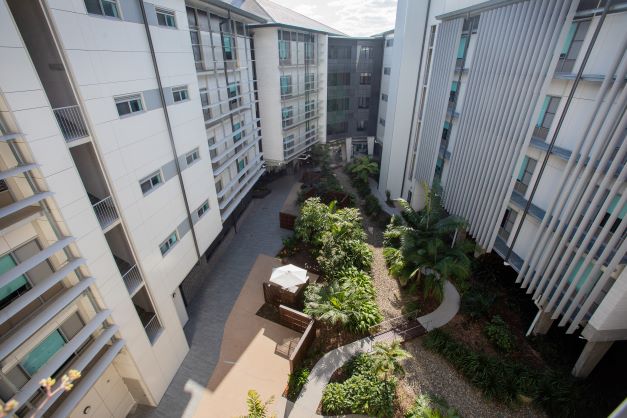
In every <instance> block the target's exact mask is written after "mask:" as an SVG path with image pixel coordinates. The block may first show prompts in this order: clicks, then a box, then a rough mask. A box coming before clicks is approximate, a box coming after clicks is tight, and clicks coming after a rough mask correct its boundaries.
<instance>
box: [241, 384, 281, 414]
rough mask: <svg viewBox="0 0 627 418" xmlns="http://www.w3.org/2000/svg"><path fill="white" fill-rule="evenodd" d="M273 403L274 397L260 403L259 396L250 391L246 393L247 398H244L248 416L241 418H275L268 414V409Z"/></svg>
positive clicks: (254, 391)
mask: <svg viewBox="0 0 627 418" xmlns="http://www.w3.org/2000/svg"><path fill="white" fill-rule="evenodd" d="M272 402H274V396H271V397H270V399H268V400H267V401H265V402H264V401H262V400H261V396H259V393H257V391H256V390H254V389H251V390H249V391H248V397H247V398H246V405H247V406H248V415H246V416H245V417H243V418H270V417H273V418H276V415H275V414H269V413H268V407H269V406H270V405H271V404H272Z"/></svg>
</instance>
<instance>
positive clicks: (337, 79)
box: [329, 73, 351, 86]
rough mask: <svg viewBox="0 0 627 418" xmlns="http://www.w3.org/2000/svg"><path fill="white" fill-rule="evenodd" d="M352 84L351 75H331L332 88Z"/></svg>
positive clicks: (330, 83)
mask: <svg viewBox="0 0 627 418" xmlns="http://www.w3.org/2000/svg"><path fill="white" fill-rule="evenodd" d="M350 84H351V75H350V73H329V85H330V86H349V85H350Z"/></svg>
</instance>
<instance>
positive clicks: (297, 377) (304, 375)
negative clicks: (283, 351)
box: [287, 367, 310, 402]
mask: <svg viewBox="0 0 627 418" xmlns="http://www.w3.org/2000/svg"><path fill="white" fill-rule="evenodd" d="M309 373H310V371H309V369H308V368H306V367H303V368H300V369H296V370H295V371H294V373H290V377H289V380H288V381H287V399H289V400H290V401H293V402H294V401H296V398H298V395H299V394H300V391H301V390H302V389H303V387H304V386H305V385H306V384H307V381H308V380H309Z"/></svg>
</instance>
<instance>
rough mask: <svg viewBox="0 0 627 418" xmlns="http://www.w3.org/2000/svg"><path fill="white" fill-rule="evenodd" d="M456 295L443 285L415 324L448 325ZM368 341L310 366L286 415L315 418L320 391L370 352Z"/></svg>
mask: <svg viewBox="0 0 627 418" xmlns="http://www.w3.org/2000/svg"><path fill="white" fill-rule="evenodd" d="M459 301H460V297H459V293H458V292H457V289H455V286H453V285H452V284H451V283H450V282H448V281H447V282H446V283H445V286H444V298H443V300H442V303H441V304H440V306H439V307H438V308H437V309H436V310H435V311H433V312H431V313H430V314H427V315H423V316H421V317H419V318H418V322H420V323H421V324H422V326H424V327H425V329H426V330H427V331H431V330H433V329H435V328H439V327H441V326H443V325H445V324H446V323H448V322H449V321H450V320H451V319H452V318H453V317H454V316H455V315H456V314H457V312H458V311H459ZM372 345H373V339H372V337H366V338H362V339H361V340H358V341H355V342H353V343H350V344H346V345H344V346H342V347H340V348H336V349H335V350H333V351H329V352H328V353H326V354H325V355H324V356H322V358H321V359H320V360H318V362H317V363H316V365H315V366H314V368H313V369H312V370H311V373H310V374H309V381H308V382H307V384H306V385H305V387H303V390H302V391H301V393H300V396H299V397H298V399H296V402H295V403H294V406H293V408H292V410H291V411H290V413H289V416H290V417H293V418H316V417H320V415H318V414H316V409H317V408H318V404H319V403H320V399H322V393H323V392H324V388H325V387H326V385H327V384H328V383H329V379H331V376H332V375H333V373H334V372H335V371H336V370H337V369H338V368H340V367H341V366H342V365H343V364H344V363H346V362H347V361H348V360H350V359H351V358H352V357H354V356H355V355H356V354H358V353H365V352H369V351H370V350H371V349H372Z"/></svg>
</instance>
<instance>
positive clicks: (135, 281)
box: [122, 264, 143, 296]
mask: <svg viewBox="0 0 627 418" xmlns="http://www.w3.org/2000/svg"><path fill="white" fill-rule="evenodd" d="M122 279H123V280H124V284H125V285H126V290H128V294H129V295H131V296H132V295H133V294H134V293H135V291H136V290H137V289H138V288H139V286H141V285H142V282H143V279H142V275H141V273H140V272H139V268H137V264H134V265H133V267H131V268H130V269H128V270H127V271H126V273H124V274H123V275H122Z"/></svg>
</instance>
